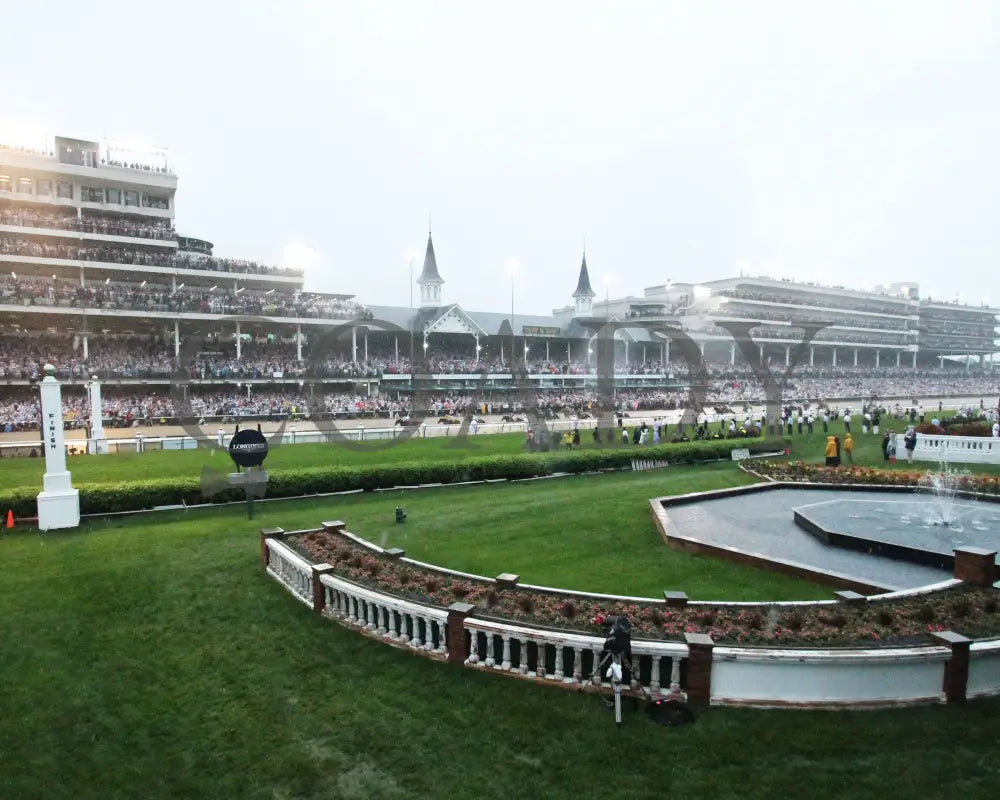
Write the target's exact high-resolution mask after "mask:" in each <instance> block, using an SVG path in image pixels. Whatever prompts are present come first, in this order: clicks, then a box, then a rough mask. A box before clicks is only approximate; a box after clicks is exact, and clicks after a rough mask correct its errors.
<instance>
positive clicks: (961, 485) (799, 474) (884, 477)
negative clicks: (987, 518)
mask: <svg viewBox="0 0 1000 800" xmlns="http://www.w3.org/2000/svg"><path fill="white" fill-rule="evenodd" d="M753 471H754V472H755V473H757V474H758V475H766V476H767V477H769V478H774V479H775V480H779V481H795V482H801V481H808V482H811V483H829V484H836V485H843V484H868V485H873V486H875V485H880V486H913V487H914V488H916V487H918V486H920V485H922V484H923V483H924V482H925V479H926V477H927V471H926V470H923V471H918V470H901V469H899V470H897V469H876V468H874V467H825V466H821V465H819V464H806V463H804V462H802V461H760V462H757V463H756V464H754V466H753ZM955 488H957V489H959V490H960V491H964V492H977V493H980V494H990V495H1000V477H997V476H995V475H956V476H955Z"/></svg>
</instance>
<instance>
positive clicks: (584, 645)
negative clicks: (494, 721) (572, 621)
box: [465, 617, 688, 694]
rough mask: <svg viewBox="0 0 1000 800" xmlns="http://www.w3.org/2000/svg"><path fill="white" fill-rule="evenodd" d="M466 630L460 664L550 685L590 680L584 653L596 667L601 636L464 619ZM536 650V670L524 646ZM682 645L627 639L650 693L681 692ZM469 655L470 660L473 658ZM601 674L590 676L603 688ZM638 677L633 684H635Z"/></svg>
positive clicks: (684, 646) (684, 650) (683, 655)
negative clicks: (498, 657) (664, 682)
mask: <svg viewBox="0 0 1000 800" xmlns="http://www.w3.org/2000/svg"><path fill="white" fill-rule="evenodd" d="M465 629H466V630H467V631H469V634H470V637H469V638H470V645H469V657H468V658H467V659H466V661H465V663H466V664H467V665H469V666H476V667H493V668H495V669H501V670H504V671H511V672H517V673H519V674H521V675H523V676H524V677H528V678H541V679H543V680H548V681H552V682H553V683H566V684H572V683H589V682H590V676H585V674H584V655H585V654H586V653H590V654H591V672H593V671H594V670H595V669H596V667H597V665H598V664H600V663H601V657H602V651H603V648H604V638H603V637H597V636H587V635H586V634H575V633H568V632H565V633H564V632H560V631H543V630H539V629H538V628H529V627H524V626H520V625H512V624H507V623H502V622H493V621H487V620H482V619H478V618H476V617H469V618H467V619H466V620H465ZM480 636H483V637H485V640H486V651H485V652H486V658H485V660H480V658H479V650H480V645H479V637H480ZM511 640H515V641H517V643H518V648H517V658H516V659H514V657H513V655H512V647H511ZM529 643H534V645H535V647H536V656H535V668H534V669H531V667H530V664H529V660H530V659H529V654H528V645H529ZM499 647H502V648H503V660H502V663H501V664H500V665H497V664H496V663H495V660H494V653H496V652H497V648H499ZM549 648H554V653H555V655H554V659H553V662H554V669H553V671H552V673H551V674H550V673H548V672H547V668H546V667H547V657H548V649H549ZM687 655H688V649H687V645H686V644H682V643H679V642H653V641H638V640H635V639H633V640H632V664H633V666H634V667H635V669H636V670H637V671H639V672H645V665H646V664H647V663H648V664H649V672H650V675H651V680H650V682H649V686H648V687H647V688H648V689H649V690H650V691H651V692H653V693H654V694H657V693H658V694H668V693H671V692H673V693H679V692H680V670H681V661H682V660H683V659H685V658H687ZM473 656H475V657H474V658H473ZM661 675H669V676H670V684H669V688H668V689H667V690H665V689H664V688H661V680H660V676H661ZM602 677H603V676H601V675H600V672H598V673H597V674H596V675H594V681H593V682H594V684H595V685H597V686H600V685H601V684H602V682H603V681H602ZM638 677H639V676H638V675H637V676H636V680H638Z"/></svg>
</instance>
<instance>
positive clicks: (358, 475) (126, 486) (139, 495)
mask: <svg viewBox="0 0 1000 800" xmlns="http://www.w3.org/2000/svg"><path fill="white" fill-rule="evenodd" d="M735 447H745V448H747V449H749V450H750V452H751V453H755V452H763V451H765V450H767V449H769V446H768V445H767V444H766V443H765V442H764V440H762V439H732V440H725V439H721V440H709V441H704V442H679V443H676V444H662V445H659V446H656V447H621V448H608V449H599V448H590V449H588V448H586V447H584V448H581V449H579V450H571V451H551V452H545V453H524V454H521V455H516V456H483V457H480V458H472V459H467V460H465V461H426V462H421V461H415V462H402V463H398V464H385V465H379V466H373V467H311V468H303V469H283V470H276V471H274V472H272V473H271V474H270V481H269V483H268V486H267V497H297V496H300V495H309V494H321V493H326V492H343V491H349V490H352V489H364V490H369V491H370V490H373V489H387V488H391V487H393V486H414V485H417V484H423V483H456V482H461V481H480V480H491V479H508V480H513V479H518V478H534V477H539V476H543V475H551V474H553V473H557V472H572V473H578V472H591V471H594V470H601V469H621V468H627V467H629V466H630V465H631V464H632V461H633V460H635V459H643V460H651V461H669V462H670V463H672V464H695V463H698V462H702V461H715V460H718V459H728V458H729V455H730V451H731V450H732V449H733V448H735ZM109 457H110V458H113V456H109ZM37 494H38V490H35V489H24V488H21V489H15V490H11V491H7V492H2V493H0V512H4V513H5V512H6V510H7V509H13V511H14V516H16V517H33V516H35V515H36V514H37V513H38V512H37V508H36V505H35V497H36V495H37ZM242 497H243V494H242V492H238V493H237V492H233V491H224V492H222V493H219V494H215V495H213V496H212V497H211V498H206V497H204V496H203V495H202V492H201V483H200V476H191V477H167V478H157V479H154V480H142V481H129V482H123V483H106V484H88V485H84V486H81V487H80V511H81V513H83V514H106V513H112V512H116V511H138V510H141V509H149V508H154V507H155V506H166V505H176V504H180V503H187V504H189V505H193V504H197V503H204V502H206V500H209V499H210V500H214V501H217V502H222V501H226V500H240V499H242Z"/></svg>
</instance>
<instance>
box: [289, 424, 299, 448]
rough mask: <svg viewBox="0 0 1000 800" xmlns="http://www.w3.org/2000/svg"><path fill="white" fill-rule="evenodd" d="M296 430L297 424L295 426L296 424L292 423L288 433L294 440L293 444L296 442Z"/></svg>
mask: <svg viewBox="0 0 1000 800" xmlns="http://www.w3.org/2000/svg"><path fill="white" fill-rule="evenodd" d="M296 432H297V431H296V430H295V426H294V425H292V426H291V427H290V428H289V429H288V435H289V437H290V438H291V440H292V444H295V434H296Z"/></svg>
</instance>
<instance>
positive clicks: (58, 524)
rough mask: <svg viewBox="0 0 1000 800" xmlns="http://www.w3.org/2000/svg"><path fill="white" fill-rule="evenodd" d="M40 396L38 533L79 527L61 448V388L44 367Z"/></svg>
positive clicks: (76, 504)
mask: <svg viewBox="0 0 1000 800" xmlns="http://www.w3.org/2000/svg"><path fill="white" fill-rule="evenodd" d="M39 388H40V389H41V392H42V449H43V450H44V451H45V475H44V477H43V478H42V491H41V492H39V494H38V529H39V530H42V531H51V530H55V529H57V528H75V527H77V526H78V525H79V524H80V493H79V492H78V491H77V490H76V489H74V488H73V485H72V483H71V482H70V474H69V470H67V469H66V446H65V445H64V444H63V413H62V387H61V386H60V385H59V381H57V380H56V368H55V367H53V366H52V365H51V364H46V365H45V377H44V378H43V379H42V382H41V384H40V385H39Z"/></svg>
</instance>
